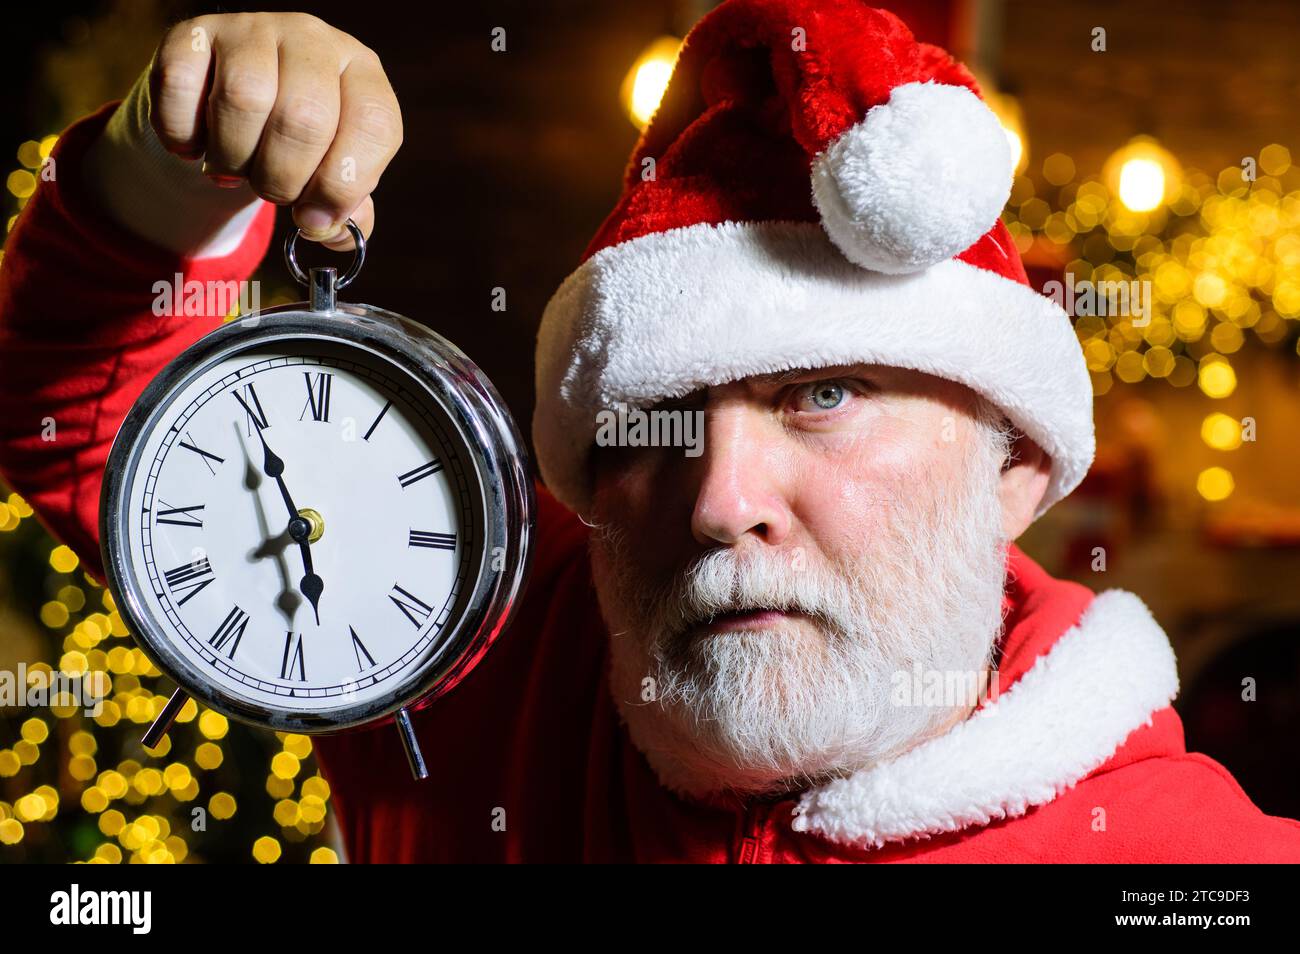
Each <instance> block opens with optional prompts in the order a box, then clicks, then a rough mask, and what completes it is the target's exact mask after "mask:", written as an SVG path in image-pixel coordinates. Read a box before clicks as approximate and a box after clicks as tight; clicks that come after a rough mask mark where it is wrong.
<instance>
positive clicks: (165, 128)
mask: <svg viewBox="0 0 1300 954" xmlns="http://www.w3.org/2000/svg"><path fill="white" fill-rule="evenodd" d="M214 19H215V18H211V17H198V18H197V19H194V20H185V21H184V22H182V23H178V24H177V25H176V26H174V27H172V28H171V29H170V30H168V31H167V34H166V35H165V36H164V37H163V38H162V42H161V43H159V44H158V50H157V51H156V52H155V53H154V60H153V66H152V67H151V69H150V71H149V94H150V96H149V98H150V116H149V119H150V122H151V123H152V125H153V128H154V131H155V132H156V133H157V134H158V139H159V140H160V141H161V142H162V144H163V146H164V148H166V149H167V150H168V151H169V152H174V153H177V154H179V155H182V156H185V157H187V158H197V157H198V156H199V155H200V154H201V153H202V152H203V141H204V132H205V125H206V124H205V120H204V105H205V101H206V99H207V90H208V71H209V68H210V67H211V64H212V31H213V30H214V29H215V23H214V22H213V20H214Z"/></svg>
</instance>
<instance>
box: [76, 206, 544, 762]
mask: <svg viewBox="0 0 1300 954" xmlns="http://www.w3.org/2000/svg"><path fill="white" fill-rule="evenodd" d="M348 227H349V229H350V230H351V232H352V235H353V238H354V240H355V242H356V249H357V251H356V257H355V258H354V260H353V263H352V265H351V267H350V268H349V270H348V271H347V273H346V274H345V275H343V276H342V277H341V278H340V277H338V276H337V274H336V271H335V269H333V268H312V269H310V271H309V272H308V273H304V272H303V270H302V268H301V267H300V266H299V264H298V261H297V256H296V251H295V242H296V240H297V238H298V232H294V233H293V234H292V235H290V237H289V239H288V240H287V241H286V244H285V261H286V263H287V265H288V267H289V270H290V271H291V272H292V273H293V275H294V277H295V278H296V279H298V280H299V281H300V282H302V283H304V284H306V285H307V286H308V288H309V291H310V300H309V301H308V302H305V303H301V304H294V305H286V306H281V307H277V308H271V309H268V310H266V311H262V312H257V313H254V314H250V315H247V316H244V317H241V318H239V319H236V320H234V321H231V322H229V323H227V324H224V325H222V326H221V327H220V328H218V329H216V330H215V331H213V332H212V333H210V334H208V335H207V336H205V337H204V338H202V339H200V340H199V341H198V342H197V343H195V344H194V345H193V346H191V347H190V348H188V349H186V350H185V351H184V352H182V353H181V354H180V355H179V356H178V357H176V358H175V359H174V360H173V361H172V362H171V363H170V364H168V365H167V366H166V367H165V368H164V369H163V371H162V372H161V373H160V374H159V375H158V376H157V377H156V378H155V379H154V380H153V381H152V382H151V383H150V384H149V385H148V387H147V388H145V390H144V392H143V393H142V394H141V396H140V398H139V400H138V401H137V402H136V403H135V405H134V407H133V408H132V409H131V411H130V412H129V414H128V415H127V417H126V419H125V421H124V422H123V424H122V427H121V429H120V431H119V432H118V434H117V438H116V440H115V441H114V443H113V448H112V451H111V453H110V455H109V459H108V465H107V469H106V472H105V478H104V483H103V491H102V495H101V498H100V540H101V541H102V549H103V557H104V567H105V571H106V575H107V583H108V586H109V588H110V590H111V592H112V594H113V596H114V598H115V600H116V605H117V608H118V611H119V612H120V613H121V615H122V618H123V620H124V621H125V622H126V624H127V626H128V627H129V629H130V631H131V632H132V634H133V635H134V637H135V639H136V641H137V642H138V643H139V645H140V647H141V648H142V649H143V650H144V652H145V653H146V654H147V655H148V656H149V658H150V659H151V660H152V661H153V663H154V664H155V665H156V666H157V668H158V669H159V670H160V671H161V672H163V673H164V674H165V675H167V676H169V677H170V678H171V679H172V680H174V681H175V683H176V684H177V686H178V689H177V690H176V692H175V693H174V694H173V696H172V697H171V699H170V700H169V701H168V703H167V705H166V707H165V708H164V710H163V711H162V713H161V714H160V716H159V717H158V718H157V719H156V720H155V722H154V724H153V725H152V726H151V728H150V729H149V730H148V731H147V732H146V734H145V744H146V745H147V746H149V747H154V746H156V745H157V744H158V742H159V741H160V740H161V738H162V736H163V735H164V734H165V733H166V731H167V729H168V727H169V726H170V724H171V722H172V721H173V720H174V718H175V716H176V714H177V713H178V712H179V711H180V708H181V706H183V705H184V703H185V701H186V699H187V698H188V697H193V698H195V699H197V700H199V701H201V702H203V703H204V704H206V705H208V706H210V707H212V708H213V709H216V710H217V711H219V712H222V713H224V714H225V715H227V716H229V717H231V718H233V719H236V720H238V721H241V722H244V723H248V724H250V725H254V726H259V727H263V728H267V729H275V730H281V731H290V732H301V733H319V732H331V731H337V730H342V729H347V728H350V727H355V726H359V725H362V724H365V723H370V722H374V721H377V720H381V719H385V718H386V717H390V716H391V717H392V718H393V720H394V722H395V723H396V725H397V727H398V729H399V731H400V732H401V733H402V738H403V742H404V743H405V745H406V751H407V754H408V757H409V758H410V760H411V766H412V770H413V771H414V773H415V774H416V776H417V777H427V775H428V769H427V766H425V764H424V760H423V758H422V756H421V754H420V751H419V746H418V744H417V743H416V739H415V734H414V731H413V730H412V727H411V720H410V712H411V711H412V710H414V709H416V708H418V707H420V706H423V705H427V704H428V703H430V702H431V701H432V700H434V699H436V698H438V697H439V696H441V695H443V694H444V693H446V692H448V691H450V690H451V689H453V688H454V687H455V686H456V684H457V683H458V682H460V681H461V680H462V679H464V678H465V676H466V675H467V674H468V673H469V672H470V670H471V669H472V668H473V667H474V666H475V665H476V664H477V663H478V662H479V660H481V659H482V657H483V655H484V653H485V652H486V651H487V650H488V649H489V648H490V647H491V645H492V643H493V642H494V641H495V640H496V639H497V638H498V637H499V636H500V635H501V633H502V632H503V631H504V630H505V628H506V627H507V625H508V624H509V621H510V618H511V614H512V611H513V609H514V608H515V607H516V606H517V604H518V600H519V597H520V595H521V591H522V589H523V586H524V584H525V581H526V579H527V575H528V569H529V566H530V562H531V553H532V536H533V533H534V527H535V500H534V495H533V485H532V478H531V470H530V466H529V462H528V455H527V450H526V446H525V444H524V442H523V440H522V438H521V436H520V433H519V430H518V428H517V427H516V425H515V423H514V421H513V420H512V418H511V416H510V413H509V411H508V410H507V408H506V406H505V404H504V402H503V401H502V400H501V397H500V396H499V394H498V393H497V391H496V389H495V388H494V387H493V386H492V384H491V382H490V381H489V380H488V379H487V377H486V376H485V375H484V374H483V373H482V372H481V371H480V370H479V368H478V367H477V366H476V365H475V364H474V363H473V362H472V361H471V360H470V359H469V358H468V357H466V356H465V354H463V353H462V352H461V351H460V350H459V349H458V348H457V347H456V346H455V345H453V344H452V343H451V342H449V341H448V340H447V339H445V338H443V337H442V336H440V335H438V334H436V333H435V332H433V331H431V330H429V329H428V328H425V327H424V326H423V325H420V324H417V323H416V322H414V321H411V320H409V319H407V318H404V317H402V316H401V315H398V314H395V313H393V312H390V311H385V310H384V309H382V308H376V307H373V306H370V305H358V304H349V303H345V302H341V301H339V300H338V298H337V292H338V291H339V290H341V289H343V288H345V287H346V286H347V285H348V284H350V283H351V282H352V281H353V279H355V277H356V275H357V273H358V272H359V271H360V268H361V265H362V263H363V262H364V260H365V240H364V237H363V236H362V234H361V231H360V229H359V228H357V227H356V225H355V223H353V222H351V221H349V223H348Z"/></svg>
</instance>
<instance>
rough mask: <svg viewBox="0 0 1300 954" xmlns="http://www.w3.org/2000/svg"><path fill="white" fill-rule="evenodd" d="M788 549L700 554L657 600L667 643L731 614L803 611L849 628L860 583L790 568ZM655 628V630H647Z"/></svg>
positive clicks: (837, 629) (835, 627)
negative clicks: (784, 552)
mask: <svg viewBox="0 0 1300 954" xmlns="http://www.w3.org/2000/svg"><path fill="white" fill-rule="evenodd" d="M794 562H795V561H794V559H793V557H792V555H790V554H777V553H766V552H761V551H747V552H744V553H741V552H737V551H736V550H734V549H718V550H713V551H710V552H709V553H706V554H704V555H703V556H702V557H699V558H698V559H696V560H695V561H693V562H692V563H691V565H690V566H689V567H688V568H687V569H686V570H685V571H684V572H682V573H679V574H678V575H677V577H676V578H675V579H674V581H673V583H672V584H671V586H670V588H669V592H668V595H667V596H666V597H665V598H663V599H662V600H660V601H659V605H658V608H659V613H658V619H657V620H656V622H657V624H658V625H657V626H656V627H655V629H657V630H658V631H659V632H661V633H663V634H664V642H665V643H666V644H667V645H670V646H671V645H677V644H679V643H680V642H681V641H682V640H683V639H684V638H685V636H686V635H687V634H688V633H689V632H690V631H691V630H693V629H694V628H695V627H697V626H700V625H703V624H707V623H710V622H712V621H713V620H714V619H716V618H717V617H719V616H725V615H728V614H731V613H752V612H762V611H765V610H766V611H777V612H784V613H803V614H806V615H808V616H810V617H812V618H813V619H815V620H817V621H818V622H819V623H820V624H821V625H822V626H823V627H824V628H825V629H827V630H829V631H830V632H831V633H844V632H848V631H850V630H851V629H852V625H851V619H852V617H853V615H854V612H855V608H857V607H859V606H860V604H861V602H862V598H861V594H862V593H863V592H864V589H863V587H864V584H862V583H861V582H855V581H854V580H849V579H846V578H845V577H843V576H842V575H839V574H836V573H834V572H832V571H830V570H827V569H825V568H823V567H822V566H820V565H816V566H815V567H814V565H812V564H809V565H807V566H803V567H800V568H799V569H795V568H794ZM652 631H654V630H652Z"/></svg>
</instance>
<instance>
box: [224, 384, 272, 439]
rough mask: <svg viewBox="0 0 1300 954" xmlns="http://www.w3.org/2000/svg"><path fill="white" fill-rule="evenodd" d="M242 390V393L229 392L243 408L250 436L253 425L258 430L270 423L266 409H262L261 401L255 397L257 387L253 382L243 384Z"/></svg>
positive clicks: (250, 435) (264, 428) (236, 391)
mask: <svg viewBox="0 0 1300 954" xmlns="http://www.w3.org/2000/svg"><path fill="white" fill-rule="evenodd" d="M243 390H244V393H243V394H240V393H239V391H238V390H235V391H232V392H230V393H231V394H233V395H234V396H235V400H236V401H238V402H239V404H240V406H241V407H242V408H243V409H244V414H245V416H247V418H248V436H249V437H252V436H253V428H254V427H256V428H257V429H258V430H259V431H263V430H266V428H268V427H270V426H271V425H270V423H269V422H268V421H267V419H266V411H264V410H262V402H261V401H259V400H258V399H257V388H255V387H253V383H252V382H251V381H250V382H249V383H248V384H245V385H244V387H243Z"/></svg>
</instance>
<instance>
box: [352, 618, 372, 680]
mask: <svg viewBox="0 0 1300 954" xmlns="http://www.w3.org/2000/svg"><path fill="white" fill-rule="evenodd" d="M348 632H349V633H351V634H352V653H353V655H355V656H356V657H357V670H358V671H360V672H365V671H366V670H367V669H370V668H372V667H373V666H374V665H375V657H374V656H372V655H370V651H369V650H368V649H366V644H365V643H363V642H362V641H361V637H360V636H358V635H357V631H356V630H355V629H353V628H352V627H351V626H349V627H348ZM362 658H364V659H365V662H362V661H361V660H362Z"/></svg>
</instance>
